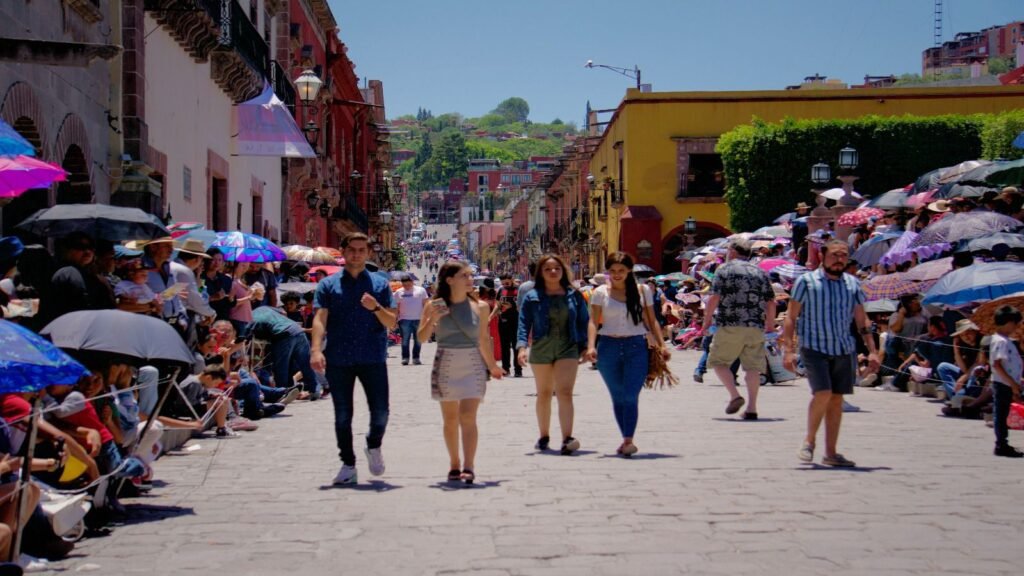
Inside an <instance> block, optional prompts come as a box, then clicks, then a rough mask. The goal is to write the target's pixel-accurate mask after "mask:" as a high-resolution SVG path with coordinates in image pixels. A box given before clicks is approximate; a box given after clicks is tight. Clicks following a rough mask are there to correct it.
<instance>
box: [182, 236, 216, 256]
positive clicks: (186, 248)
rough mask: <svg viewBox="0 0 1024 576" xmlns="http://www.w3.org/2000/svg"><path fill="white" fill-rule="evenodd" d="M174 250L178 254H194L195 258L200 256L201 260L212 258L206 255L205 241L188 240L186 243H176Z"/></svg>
mask: <svg viewBox="0 0 1024 576" xmlns="http://www.w3.org/2000/svg"><path fill="white" fill-rule="evenodd" d="M174 248H175V250H177V251H178V252H184V253H186V254H192V255H193V256H199V257H200V258H209V257H210V255H209V254H207V253H206V246H205V245H203V241H202V240H199V239H198V238H187V239H186V240H185V241H184V242H175V243H174Z"/></svg>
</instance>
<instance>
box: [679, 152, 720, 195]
mask: <svg viewBox="0 0 1024 576" xmlns="http://www.w3.org/2000/svg"><path fill="white" fill-rule="evenodd" d="M723 170H724V168H723V166H722V157H721V156H720V155H718V154H690V171H689V172H688V173H687V175H686V196H691V197H714V196H722V195H724V194H725V176H724V172H723Z"/></svg>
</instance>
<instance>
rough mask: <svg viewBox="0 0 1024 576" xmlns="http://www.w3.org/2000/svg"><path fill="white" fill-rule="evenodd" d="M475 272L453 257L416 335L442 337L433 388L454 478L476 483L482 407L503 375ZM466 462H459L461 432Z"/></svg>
mask: <svg viewBox="0 0 1024 576" xmlns="http://www.w3.org/2000/svg"><path fill="white" fill-rule="evenodd" d="M472 292H473V271H472V270H471V269H470V268H469V266H468V265H466V264H465V263H463V262H448V263H446V264H445V265H444V266H442V267H441V270H440V271H439V272H438V274H437V296H438V298H437V299H435V300H432V301H431V302H430V304H428V305H427V306H424V307H423V316H422V318H421V320H420V329H419V331H418V332H417V334H416V336H417V338H419V340H420V342H427V341H428V340H430V336H431V335H432V334H433V335H435V336H436V337H437V355H436V356H434V368H433V370H432V372H431V375H430V392H431V397H433V398H434V400H438V401H440V402H441V416H442V417H443V418H444V443H445V445H446V446H447V447H448V457H449V459H450V462H451V465H450V466H449V472H448V481H449V482H458V481H459V480H461V481H463V482H465V483H466V484H472V483H473V481H474V480H475V479H476V475H475V474H474V473H473V469H474V468H473V467H474V462H473V460H474V458H475V457H476V445H477V437H478V434H477V427H476V412H477V409H478V408H479V407H480V402H481V401H483V399H484V393H485V392H486V391H487V377H488V375H490V376H493V377H495V378H501V376H502V374H503V372H502V370H501V366H499V365H498V364H497V363H495V361H494V346H493V345H492V344H491V334H490V330H489V329H488V318H489V317H490V314H491V310H490V307H489V306H488V305H487V303H486V302H480V301H479V300H477V299H476V297H475V296H473V295H472V294H471V293H472ZM460 431H461V433H462V434H461V436H462V451H463V461H462V462H461V463H460V461H459V435H460V434H459V432H460Z"/></svg>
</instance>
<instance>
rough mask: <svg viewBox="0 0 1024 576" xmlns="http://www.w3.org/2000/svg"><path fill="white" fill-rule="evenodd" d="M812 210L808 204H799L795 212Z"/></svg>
mask: <svg viewBox="0 0 1024 576" xmlns="http://www.w3.org/2000/svg"><path fill="white" fill-rule="evenodd" d="M810 209H811V207H810V206H808V205H807V202H800V203H799V204H797V205H796V208H794V210H798V211H799V210H810Z"/></svg>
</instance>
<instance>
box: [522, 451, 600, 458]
mask: <svg viewBox="0 0 1024 576" xmlns="http://www.w3.org/2000/svg"><path fill="white" fill-rule="evenodd" d="M590 454H597V451H596V450H577V451H575V452H573V453H572V454H569V455H568V456H563V455H562V453H561V452H559V451H558V450H544V451H543V452H539V451H536V450H535V451H533V452H527V453H526V454H523V456H558V457H559V458H572V457H573V456H588V455H590Z"/></svg>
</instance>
